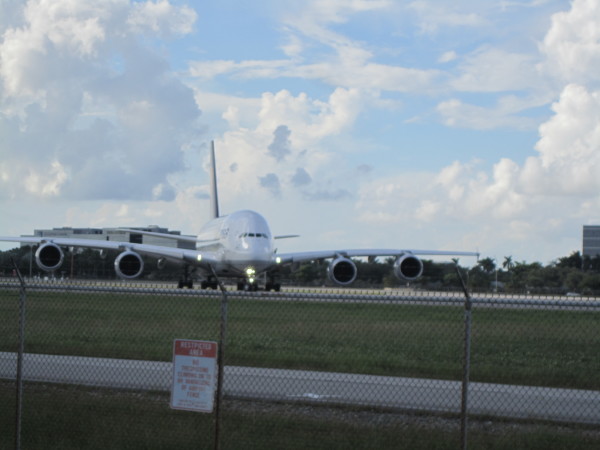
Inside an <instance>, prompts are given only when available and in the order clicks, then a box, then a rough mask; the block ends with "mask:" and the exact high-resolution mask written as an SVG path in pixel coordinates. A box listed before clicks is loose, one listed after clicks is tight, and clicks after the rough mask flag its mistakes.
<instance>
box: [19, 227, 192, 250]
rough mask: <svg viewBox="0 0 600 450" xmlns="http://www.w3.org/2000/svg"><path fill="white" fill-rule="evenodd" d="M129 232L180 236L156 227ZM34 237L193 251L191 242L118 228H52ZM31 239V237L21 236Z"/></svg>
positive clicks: (37, 231) (37, 232) (34, 234)
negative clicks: (159, 246) (149, 234)
mask: <svg viewBox="0 0 600 450" xmlns="http://www.w3.org/2000/svg"><path fill="white" fill-rule="evenodd" d="M128 228H129V229H130V230H139V231H151V232H153V233H166V234H173V235H181V232H180V231H169V229H168V228H162V227H159V226H157V225H150V226H147V227H128ZM33 236H34V237H61V238H76V239H90V240H97V241H117V242H131V243H133V244H150V245H161V246H163V247H173V248H187V249H193V248H194V243H193V242H185V241H178V240H175V239H168V238H162V237H157V236H148V235H143V234H141V233H134V232H130V231H124V230H120V229H118V228H71V227H62V228H52V229H51V230H34V231H33ZM22 237H31V236H22Z"/></svg>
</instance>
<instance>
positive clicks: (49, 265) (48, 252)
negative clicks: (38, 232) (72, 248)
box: [35, 242, 65, 272]
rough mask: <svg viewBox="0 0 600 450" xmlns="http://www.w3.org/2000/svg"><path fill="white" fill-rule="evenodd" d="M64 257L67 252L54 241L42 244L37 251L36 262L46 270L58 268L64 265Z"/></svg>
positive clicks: (50, 270)
mask: <svg viewBox="0 0 600 450" xmlns="http://www.w3.org/2000/svg"><path fill="white" fill-rule="evenodd" d="M64 257H65V254H64V253H63V251H62V250H61V249H60V247H59V246H58V245H56V244H53V243H52V242H47V243H45V244H42V245H40V246H39V248H38V249H37V251H36V252H35V262H36V264H37V265H38V267H39V268H40V269H42V270H45V271H46V272H52V271H53V270H56V269H58V268H59V267H60V266H61V265H62V263H63V259H64Z"/></svg>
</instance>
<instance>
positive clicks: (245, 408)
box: [0, 382, 600, 450]
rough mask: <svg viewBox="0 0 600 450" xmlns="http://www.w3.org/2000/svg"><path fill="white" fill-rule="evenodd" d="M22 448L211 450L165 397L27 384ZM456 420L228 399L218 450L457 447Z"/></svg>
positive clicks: (528, 438)
mask: <svg viewBox="0 0 600 450" xmlns="http://www.w3.org/2000/svg"><path fill="white" fill-rule="evenodd" d="M25 389H26V392H27V394H28V395H26V396H25V403H24V405H23V408H24V411H26V414H25V419H24V422H23V437H22V447H23V448H32V449H33V448H34V449H38V448H39V449H61V450H71V449H72V450H75V449H77V450H79V449H84V448H85V449H106V448H115V449H124V448H127V449H132V450H134V449H140V450H141V449H149V448H152V449H173V448H177V449H188V448H189V449H210V448H213V442H214V427H213V416H212V415H210V414H197V413H189V412H184V411H175V410H171V409H169V407H168V395H167V394H159V393H138V392H127V391H112V390H108V389H92V388H81V387H73V386H61V385H43V384H27V386H26V387H25ZM13 393H14V389H13V388H12V386H10V383H6V382H4V383H2V382H0V398H2V399H5V400H6V399H10V400H9V401H8V402H6V401H5V402H4V403H2V405H0V424H3V425H4V424H7V425H8V426H2V427H0V449H12V448H14V444H13V443H14V429H13V427H12V425H13V421H12V420H11V419H12V417H13V416H12V415H11V414H12V413H13V407H14V401H13V400H12V397H11V395H12V394H13ZM459 429H460V427H459V424H458V420H457V419H449V418H443V417H438V418H435V417H434V418H431V417H429V418H428V417H420V416H405V415H401V414H395V413H381V412H379V413H374V412H369V411H368V410H352V409H347V410H344V409H341V410H340V409H332V408H327V407H304V408H300V407H294V406H290V405H277V404H274V405H273V404H262V403H257V402H237V401H228V400H226V401H225V404H224V411H223V420H222V424H221V439H220V448H222V449H232V450H233V449H235V450H237V449H240V448H244V449H245V450H254V449H256V450H262V449H271V448H272V449H298V450H304V449H308V448H310V449H327V450H337V449H340V450H342V449H353V450H358V449H374V448H376V449H397V448H410V449H414V450H418V449H448V450H450V449H456V448H460V434H459ZM599 444H600V433H599V432H598V431H597V430H595V431H594V430H593V429H591V428H590V427H571V428H567V427H560V426H556V425H553V426H550V425H544V424H537V425H535V424H515V423H504V422H497V423H495V424H492V423H491V422H476V421H473V422H471V430H470V433H469V448H471V449H489V450H494V449H521V448H523V449H524V448H526V449H529V450H549V449H561V450H566V449H573V450H575V449H586V448H590V449H592V448H598V447H597V446H598V445H599Z"/></svg>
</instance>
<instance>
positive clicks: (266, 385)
mask: <svg viewBox="0 0 600 450" xmlns="http://www.w3.org/2000/svg"><path fill="white" fill-rule="evenodd" d="M16 366H17V362H16V354H15V353H6V352H0V378H3V379H15V374H16ZM23 372H24V378H25V379H26V380H29V381H40V382H50V383H66V384H80V385H88V386H99V387H111V388H126V389H143V390H157V391H168V390H170V385H171V376H172V364H171V363H170V362H158V361H136V360H123V359H109V358H90V357H80V356H59V355H40V354H26V355H25V358H24V364H23ZM224 390H225V394H226V395H230V396H234V397H239V398H253V399H266V400H277V401H282V400H283V401H285V400H306V401H311V402H322V403H334V404H345V405H367V406H375V407H385V408H398V409H402V410H414V411H429V412H449V413H458V412H459V411H460V402H461V383H460V382H457V381H444V380H430V379H417V378H399V377H384V376H375V375H359V374H346V373H329V372H314V371H301V370H284V369H266V368H253V367H235V366H226V367H225V372H224ZM469 412H470V413H471V414H484V415H490V416H496V417H507V418H523V419H527V418H531V419H542V420H553V421H566V422H578V423H588V424H600V391H590V390H577V389H558V388H545V387H534V386H514V385H501V384H491V383H471V384H470V388H469Z"/></svg>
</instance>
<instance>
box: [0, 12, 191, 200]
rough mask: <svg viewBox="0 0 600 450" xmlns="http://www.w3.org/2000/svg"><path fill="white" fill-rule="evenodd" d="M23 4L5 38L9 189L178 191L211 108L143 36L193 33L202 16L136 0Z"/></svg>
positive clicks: (0, 74)
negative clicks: (178, 177) (200, 103)
mask: <svg viewBox="0 0 600 450" xmlns="http://www.w3.org/2000/svg"><path fill="white" fill-rule="evenodd" d="M21 12H22V13H21V14H22V15H21V16H20V17H21V21H20V22H19V23H16V24H13V25H11V24H6V25H4V26H5V27H6V28H5V30H3V31H4V33H3V39H2V40H1V41H0V132H1V133H2V137H3V139H2V141H0V156H1V157H2V161H3V166H6V167H10V168H11V170H10V171H8V170H4V169H3V170H2V177H0V183H1V184H0V191H1V192H2V194H0V195H2V196H4V197H8V198H14V197H15V196H21V195H23V193H27V194H28V195H32V196H40V197H48V196H65V197H68V198H72V199H101V198H130V199H144V198H152V196H153V195H157V194H156V192H157V191H156V189H157V188H156V187H157V186H162V187H161V188H160V196H161V198H167V197H169V196H172V195H171V194H169V192H172V189H173V188H172V186H169V183H170V181H169V180H168V179H167V176H168V175H169V174H173V173H178V172H182V171H184V169H185V154H184V152H183V149H184V148H185V147H186V146H189V143H190V142H191V141H192V140H193V139H194V138H195V137H197V135H198V129H199V127H198V123H197V120H198V117H199V113H200V112H199V110H198V108H197V106H196V104H195V102H194V99H193V92H192V90H191V89H189V88H187V87H185V86H184V85H183V84H182V83H181V82H180V81H178V80H177V79H176V78H175V77H173V76H172V74H171V73H170V71H169V67H168V64H167V62H166V61H165V60H164V58H163V57H162V56H159V55H158V54H156V53H155V52H154V51H153V49H152V48H150V47H148V46H147V42H146V41H144V40H143V39H142V38H141V36H140V35H139V33H141V32H142V31H143V30H151V31H152V32H153V33H163V32H164V33H166V34H168V33H184V32H187V31H188V30H190V27H191V24H192V23H193V21H194V20H195V13H194V14H192V11H191V10H189V8H187V7H176V6H173V5H171V4H169V3H168V2H166V1H161V2H158V3H149V2H136V3H130V2H128V1H126V0H107V1H99V2H80V1H73V0H52V1H50V0H30V1H29V2H27V3H23V4H22V10H21ZM132 17H133V18H134V19H135V20H134V23H135V26H131V21H130V19H131V18H132ZM184 18H185V20H184ZM144 24H145V25H147V27H146V28H144V27H143V25H144Z"/></svg>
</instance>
